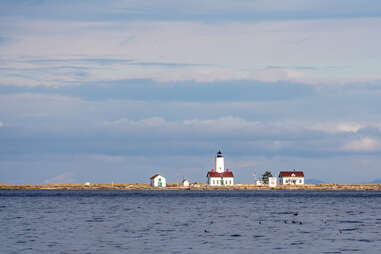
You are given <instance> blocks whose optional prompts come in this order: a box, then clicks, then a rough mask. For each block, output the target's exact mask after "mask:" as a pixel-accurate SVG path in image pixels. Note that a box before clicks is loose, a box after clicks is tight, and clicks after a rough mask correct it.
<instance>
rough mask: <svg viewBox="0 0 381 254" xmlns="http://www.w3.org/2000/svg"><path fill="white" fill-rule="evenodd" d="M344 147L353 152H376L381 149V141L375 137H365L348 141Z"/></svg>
mask: <svg viewBox="0 0 381 254" xmlns="http://www.w3.org/2000/svg"><path fill="white" fill-rule="evenodd" d="M342 149H343V150H345V151H353V152H375V151H379V150H380V149H381V143H380V142H379V141H378V140H376V139H374V138H370V137H365V138H361V139H358V140H353V141H350V142H348V143H347V144H345V145H344V146H343V147H342Z"/></svg>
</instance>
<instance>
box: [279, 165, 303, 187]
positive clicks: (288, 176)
mask: <svg viewBox="0 0 381 254" xmlns="http://www.w3.org/2000/svg"><path fill="white" fill-rule="evenodd" d="M279 184H284V185H303V184H304V173H303V171H296V170H295V169H294V170H292V171H281V172H280V173H279Z"/></svg>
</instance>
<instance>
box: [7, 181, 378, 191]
mask: <svg viewBox="0 0 381 254" xmlns="http://www.w3.org/2000/svg"><path fill="white" fill-rule="evenodd" d="M0 190H377V191H379V190H381V184H317V185H313V184H305V185H299V186H295V185H278V186H277V187H276V188H269V187H268V186H266V185H264V186H256V185H254V184H236V185H234V186H209V185H207V184H205V183H192V184H191V185H190V186H189V187H181V186H179V185H178V184H176V183H171V184H168V185H167V187H165V188H154V187H151V186H150V185H149V184H138V183H137V184H126V183H118V184H105V183H100V184H90V185H89V186H87V185H85V184H35V185H32V184H25V185H10V184H0Z"/></svg>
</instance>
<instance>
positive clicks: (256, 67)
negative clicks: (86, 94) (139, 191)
mask: <svg viewBox="0 0 381 254" xmlns="http://www.w3.org/2000/svg"><path fill="white" fill-rule="evenodd" d="M13 21H14V22H3V23H1V22H0V30H1V29H5V30H6V31H7V32H8V34H9V36H10V37H12V38H18V39H17V40H11V43H7V44H6V45H3V46H2V48H3V52H5V53H4V54H3V56H2V60H3V61H5V63H6V65H5V66H4V67H5V68H6V69H3V70H0V74H1V75H2V77H3V78H2V82H1V84H2V85H7V84H8V85H9V84H11V85H24V86H27V85H29V86H36V85H45V86H59V85H67V84H73V83H74V84H83V83H85V82H95V81H102V82H104V83H105V82H109V81H113V80H129V79H153V80H156V81H160V82H168V81H176V82H177V81H196V82H216V81H229V80H259V81H266V82H277V81H296V82H303V83H308V84H321V83H340V81H342V82H346V83H347V82H353V81H364V80H365V81H369V80H380V79H381V77H380V74H379V72H378V69H377V66H379V64H380V62H379V61H380V60H379V59H381V56H380V53H378V52H379V51H377V50H376V49H377V48H378V45H379V44H380V43H381V36H380V35H379V33H377V31H379V30H381V26H380V24H381V22H380V18H361V19H356V20H352V19H349V20H336V19H319V20H308V21H298V20H287V21H276V20H273V21H266V22H248V21H246V22H224V23H222V24H219V23H218V24H215V23H200V22H189V21H188V22H180V21H175V22H153V21H136V22H132V23H120V22H115V21H112V20H110V21H109V22H73V21H71V22H64V21H52V22H48V23H47V22H43V21H35V20H18V19H16V20H13ZM321 27H324V28H325V29H323V30H322V29H321ZM347 27H351V29H347ZM57 30H60V31H61V32H60V34H59V35H57V33H56V31H57ZM108 38H113V41H111V42H110V40H108ZM126 38H133V39H132V40H129V41H128V43H125V40H126ZM362 38H369V39H368V40H363V39H362ZM72 41H75V42H76V43H70V42H72ZM332 41H335V43H334V44H333V43H332ZM269 42H271V43H269ZM353 49H356V50H353ZM369 59H370V60H369ZM53 60H54V61H53ZM65 66H67V67H68V66H69V67H70V68H65ZM268 66H277V68H268ZM303 66H308V68H300V67H303ZM332 66H333V67H334V68H333V69H332V68H330V67H332Z"/></svg>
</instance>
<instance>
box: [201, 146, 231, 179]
mask: <svg viewBox="0 0 381 254" xmlns="http://www.w3.org/2000/svg"><path fill="white" fill-rule="evenodd" d="M206 177H207V178H208V184H209V185H211V186H231V185H234V175H233V172H232V171H231V170H229V169H225V161H224V155H223V154H222V153H221V151H218V153H217V155H216V168H215V169H214V168H213V169H212V170H211V171H209V172H208V174H207V175H206Z"/></svg>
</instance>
